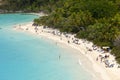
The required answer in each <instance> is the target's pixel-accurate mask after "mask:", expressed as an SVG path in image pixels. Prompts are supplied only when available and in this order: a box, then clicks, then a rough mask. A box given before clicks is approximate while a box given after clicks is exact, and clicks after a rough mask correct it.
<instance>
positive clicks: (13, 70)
mask: <svg viewBox="0 0 120 80" xmlns="http://www.w3.org/2000/svg"><path fill="white" fill-rule="evenodd" d="M36 17H38V16H35V15H25V14H0V28H1V29H0V80H91V75H90V74H88V73H87V71H86V70H84V68H82V67H81V66H80V65H79V64H78V63H77V61H78V59H79V56H78V55H77V54H71V52H69V51H67V50H65V49H63V48H62V47H60V46H58V45H56V44H55V42H53V41H51V40H47V39H44V38H38V37H36V36H33V35H30V34H27V33H23V32H17V31H14V30H13V29H12V28H13V26H14V25H16V24H20V23H25V22H30V21H32V20H33V19H34V18H36ZM59 55H61V58H60V60H59Z"/></svg>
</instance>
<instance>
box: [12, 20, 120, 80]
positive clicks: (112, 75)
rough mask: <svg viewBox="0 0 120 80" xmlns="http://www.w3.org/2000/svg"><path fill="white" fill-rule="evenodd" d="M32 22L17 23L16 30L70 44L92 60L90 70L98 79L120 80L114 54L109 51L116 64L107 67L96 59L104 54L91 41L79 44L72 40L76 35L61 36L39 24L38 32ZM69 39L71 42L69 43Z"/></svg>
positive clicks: (80, 41)
mask: <svg viewBox="0 0 120 80" xmlns="http://www.w3.org/2000/svg"><path fill="white" fill-rule="evenodd" d="M32 24H33V22H30V23H26V24H21V25H15V26H14V30H17V31H23V32H29V33H31V34H35V35H37V36H40V37H45V38H49V39H52V40H54V41H55V42H56V43H57V44H64V45H66V46H70V47H72V48H73V49H76V50H78V52H81V53H82V54H84V55H85V56H86V57H87V58H88V60H89V61H91V63H92V64H89V66H90V67H92V68H93V69H92V70H90V71H91V73H92V74H93V75H94V77H97V79H98V80H120V76H119V72H120V68H118V64H116V62H115V61H114V56H112V55H110V54H109V53H108V54H109V55H110V57H109V59H108V60H109V61H114V62H111V63H114V64H115V66H114V67H112V68H106V67H105V64H104V62H101V61H100V58H98V61H96V58H97V57H98V56H99V54H102V53H101V52H100V51H97V50H98V49H97V50H93V47H92V45H93V44H92V43H91V42H88V41H84V40H82V39H79V45H78V44H75V43H73V42H72V41H73V40H72V38H74V35H72V34H68V35H69V36H70V37H69V38H68V37H65V36H64V35H63V34H62V35H61V36H59V35H53V33H52V32H53V31H55V32H59V31H58V30H53V29H50V28H45V29H44V28H43V26H39V27H38V30H37V32H36V31H35V26H32ZM68 41H69V42H70V43H68ZM88 49H91V50H92V51H89V50H88ZM102 55H104V54H102ZM78 61H79V60H78ZM86 62H87V61H86ZM80 64H81V62H80ZM89 66H87V67H89ZM101 78H102V79H101Z"/></svg>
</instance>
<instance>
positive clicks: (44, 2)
mask: <svg viewBox="0 0 120 80" xmlns="http://www.w3.org/2000/svg"><path fill="white" fill-rule="evenodd" d="M4 1H5V3H6V4H5V5H4V6H1V9H6V10H22V11H23V10H24V11H35V12H38V11H43V12H45V13H48V16H44V17H40V18H39V19H35V20H34V21H35V23H36V24H39V25H46V26H48V27H51V28H57V29H59V30H60V31H61V32H68V33H76V37H77V38H83V39H87V40H89V41H92V42H93V43H95V44H96V45H98V46H101V47H102V46H110V47H111V49H112V52H111V53H112V54H113V55H115V56H116V60H117V62H118V63H120V0H4ZM6 6H7V7H6ZM16 6H17V7H16Z"/></svg>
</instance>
